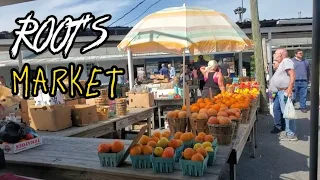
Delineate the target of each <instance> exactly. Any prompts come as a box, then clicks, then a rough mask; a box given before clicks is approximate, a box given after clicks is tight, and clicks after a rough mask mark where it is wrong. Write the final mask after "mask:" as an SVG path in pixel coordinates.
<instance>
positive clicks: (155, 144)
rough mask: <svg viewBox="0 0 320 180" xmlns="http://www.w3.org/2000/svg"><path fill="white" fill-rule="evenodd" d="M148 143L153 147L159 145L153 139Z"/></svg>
mask: <svg viewBox="0 0 320 180" xmlns="http://www.w3.org/2000/svg"><path fill="white" fill-rule="evenodd" d="M147 145H148V146H151V147H156V146H157V143H156V142H155V141H153V140H152V141H149V142H148V144H147Z"/></svg>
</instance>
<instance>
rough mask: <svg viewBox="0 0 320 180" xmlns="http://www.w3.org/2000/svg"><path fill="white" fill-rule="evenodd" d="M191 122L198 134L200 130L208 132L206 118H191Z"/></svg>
mask: <svg viewBox="0 0 320 180" xmlns="http://www.w3.org/2000/svg"><path fill="white" fill-rule="evenodd" d="M193 122H194V128H195V130H196V134H199V133H200V132H204V133H206V134H208V133H209V128H208V119H193Z"/></svg>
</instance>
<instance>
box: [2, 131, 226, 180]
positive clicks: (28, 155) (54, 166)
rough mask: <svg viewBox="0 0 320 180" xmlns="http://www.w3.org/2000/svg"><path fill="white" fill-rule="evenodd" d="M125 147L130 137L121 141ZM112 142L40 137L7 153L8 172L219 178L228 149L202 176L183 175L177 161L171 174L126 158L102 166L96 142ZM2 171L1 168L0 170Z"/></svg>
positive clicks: (81, 177) (81, 178) (87, 177)
mask: <svg viewBox="0 0 320 180" xmlns="http://www.w3.org/2000/svg"><path fill="white" fill-rule="evenodd" d="M122 141H123V142H124V143H125V148H128V147H129V145H130V143H131V142H132V141H131V140H122ZM101 142H106V143H108V142H109V143H111V142H113V140H112V139H96V138H76V137H54V136H45V137H43V144H42V145H41V146H39V147H36V148H33V149H29V150H27V151H24V152H20V153H18V154H14V155H11V154H6V155H5V159H6V163H7V168H6V170H5V171H9V172H12V173H15V174H18V175H22V176H29V177H34V178H41V179H46V180H51V179H52V180H57V179H64V180H69V179H70V180H74V179H77V180H91V179H99V180H104V179H106V180H109V179H115V180H122V179H123V180H126V179H132V180H144V179H148V180H155V179H159V180H162V179H168V180H173V179H186V178H187V179H198V180H205V179H206V180H207V179H208V180H209V179H210V180H218V179H219V178H220V175H221V173H222V171H223V168H224V165H225V164H226V162H227V160H228V157H229V155H230V152H231V145H230V146H219V149H218V152H217V160H216V162H215V164H214V165H213V166H208V169H207V171H206V173H205V174H204V176H203V177H195V178H193V177H189V176H183V174H182V171H181V169H180V165H179V163H176V166H175V171H174V172H173V173H153V172H152V169H151V168H150V169H133V168H132V167H131V165H130V163H131V161H130V158H129V157H128V158H127V159H126V161H125V164H124V165H123V166H121V167H117V168H113V167H101V166H100V162H99V158H98V155H97V147H98V145H99V143H101ZM0 172H1V171H0Z"/></svg>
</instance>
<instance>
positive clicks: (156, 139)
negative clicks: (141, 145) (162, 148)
mask: <svg viewBox="0 0 320 180" xmlns="http://www.w3.org/2000/svg"><path fill="white" fill-rule="evenodd" d="M159 139H160V138H158V137H156V136H153V137H151V140H150V141H154V142H158V141H159Z"/></svg>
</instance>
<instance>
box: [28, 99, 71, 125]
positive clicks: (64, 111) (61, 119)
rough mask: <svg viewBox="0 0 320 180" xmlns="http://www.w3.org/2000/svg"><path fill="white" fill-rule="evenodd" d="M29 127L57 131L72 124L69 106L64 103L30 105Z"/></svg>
mask: <svg viewBox="0 0 320 180" xmlns="http://www.w3.org/2000/svg"><path fill="white" fill-rule="evenodd" d="M29 118H30V127H32V128H33V129H35V130H42V131H59V130H62V129H66V128H69V127H71V126H72V120H71V107H69V106H65V105H51V106H30V108H29Z"/></svg>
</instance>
